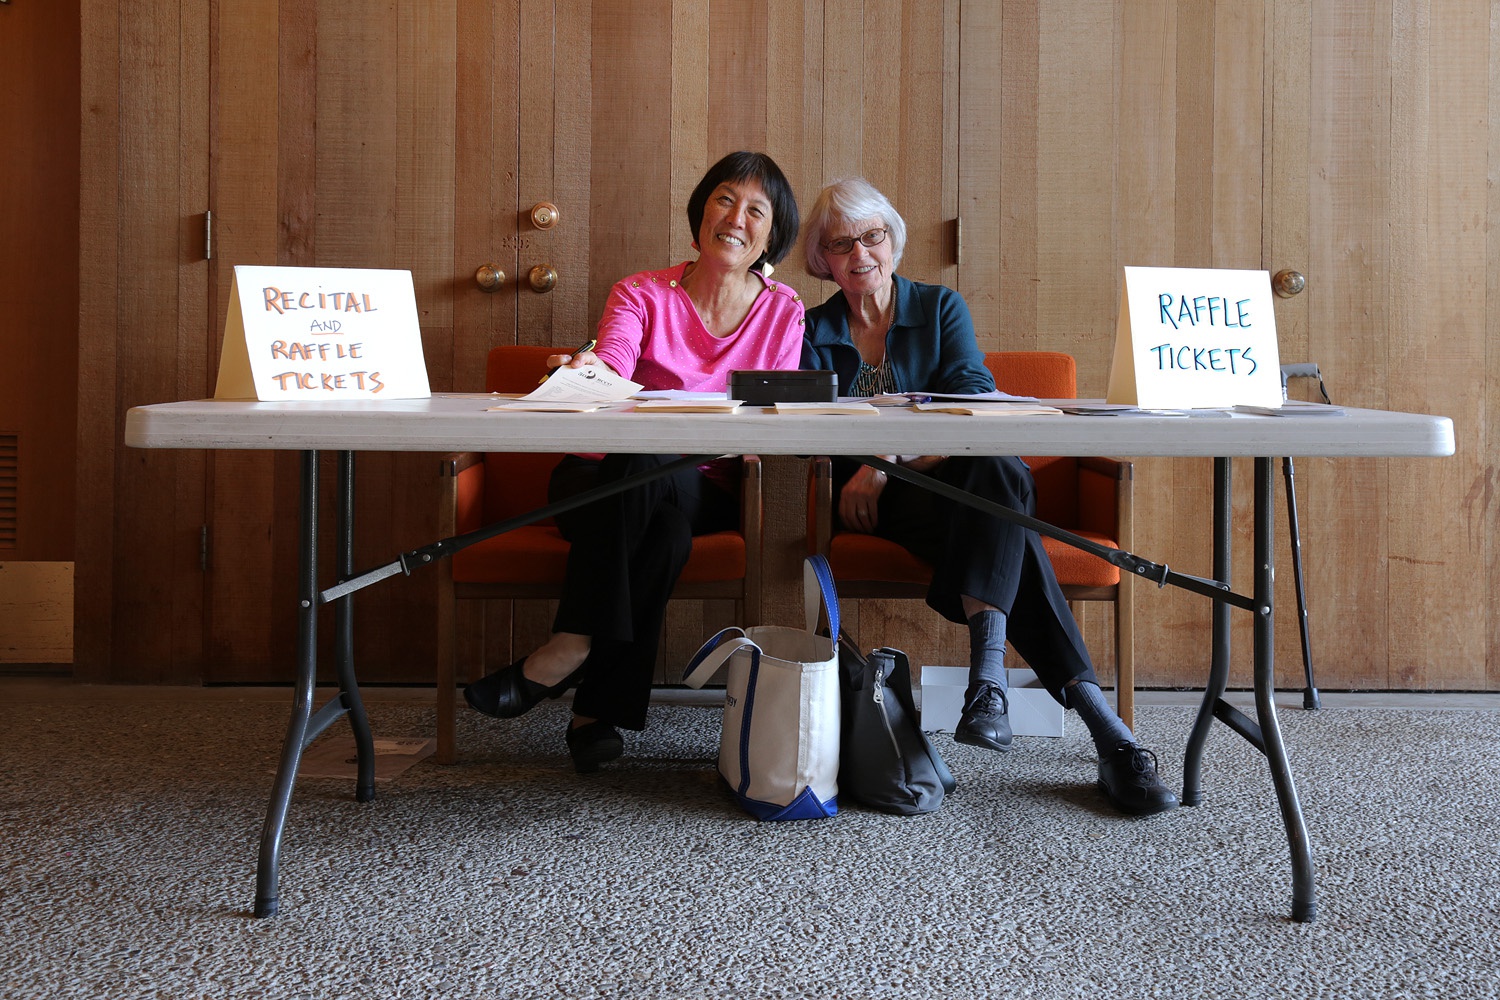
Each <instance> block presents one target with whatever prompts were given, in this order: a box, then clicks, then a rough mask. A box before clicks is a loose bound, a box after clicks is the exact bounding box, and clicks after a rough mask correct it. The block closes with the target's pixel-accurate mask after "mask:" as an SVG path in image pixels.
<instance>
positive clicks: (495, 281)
mask: <svg viewBox="0 0 1500 1000" xmlns="http://www.w3.org/2000/svg"><path fill="white" fill-rule="evenodd" d="M474 283H475V284H476V285H478V286H479V288H480V290H481V291H485V292H498V291H499V290H500V286H501V285H503V284H505V272H504V271H502V270H500V267H499V265H498V264H481V265H479V270H477V271H475V272H474Z"/></svg>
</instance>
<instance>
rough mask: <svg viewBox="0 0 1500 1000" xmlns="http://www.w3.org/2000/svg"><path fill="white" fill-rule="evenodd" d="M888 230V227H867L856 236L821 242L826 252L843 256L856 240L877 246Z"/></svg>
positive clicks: (882, 240)
mask: <svg viewBox="0 0 1500 1000" xmlns="http://www.w3.org/2000/svg"><path fill="white" fill-rule="evenodd" d="M889 232H890V230H889V229H867V230H865V231H864V232H862V233H860V234H859V235H858V236H840V237H839V238H838V239H836V240H829V241H828V242H827V243H824V244H823V249H824V250H825V251H827V252H828V253H831V254H838V255H839V256H843V255H844V254H846V253H848V252H849V251H850V250H853V249H854V243H855V241H856V240H858V241H859V242H860V243H863V244H864V245H865V246H867V247H878V246H880V244H882V243H884V242H885V236H886V234H887V233H889Z"/></svg>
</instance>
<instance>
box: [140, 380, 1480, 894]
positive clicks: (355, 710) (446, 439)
mask: <svg viewBox="0 0 1500 1000" xmlns="http://www.w3.org/2000/svg"><path fill="white" fill-rule="evenodd" d="M493 403H494V400H493V399H492V398H489V397H485V396H482V395H479V394H462V393H452V394H439V395H435V396H433V397H432V398H430V399H420V400H389V401H382V402H374V401H368V400H346V401H327V402H296V403H261V402H251V401H225V400H197V401H192V402H180V403H162V404H157V405H153V406H140V407H135V408H133V409H131V410H130V411H129V412H128V413H127V415H126V423H125V443H126V444H127V445H130V446H133V447H138V448H205V449H208V448H212V449H237V450H247V449H249V450H255V449H270V450H279V451H300V452H302V472H301V498H300V502H299V508H300V524H301V537H300V543H299V560H298V561H299V567H298V573H299V582H298V612H297V613H298V639H297V643H298V661H299V662H298V681H297V691H296V695H295V698H294V704H293V712H292V720H291V723H290V725H289V727H288V730H287V736H286V740H285V742H284V744H283V747H282V755H281V763H280V767H279V769H278V772H277V775H276V780H275V784H274V786H273V789H272V795H271V803H270V807H269V809H268V811H267V815H266V821H265V825H264V827H263V829H262V834H261V845H260V857H259V864H258V868H257V873H256V898H255V915H256V916H270V915H272V914H274V913H275V912H276V909H277V898H278V897H277V882H278V873H279V856H280V845H281V834H282V830H283V828H284V826H285V822H286V815H287V809H288V807H289V805H290V802H291V795H292V788H293V785H294V783H295V781H296V775H297V767H298V765H299V763H300V761H301V756H302V752H303V750H304V749H306V747H307V746H308V744H309V743H311V742H312V740H313V739H315V738H316V737H317V736H318V735H319V734H320V733H321V732H322V731H323V730H324V729H326V728H327V727H328V726H329V725H330V724H331V723H332V722H334V721H335V720H337V719H338V718H340V717H341V716H343V715H345V714H347V715H349V717H350V724H351V727H352V728H353V730H354V734H355V742H356V745H357V747H358V760H359V771H358V778H357V779H356V786H355V796H356V798H357V799H358V800H359V801H368V800H370V799H373V798H374V795H375V784H374V750H373V744H372V739H371V735H370V729H369V723H368V721H367V719H366V717H365V713H364V709H363V706H362V705H361V703H360V698H359V687H358V683H357V680H356V677H355V670H354V664H353V658H352V653H351V650H352V646H353V624H352V622H353V618H352V602H353V595H354V594H355V593H356V592H357V591H358V590H360V589H362V588H363V587H365V586H368V585H369V584H372V583H374V582H376V581H378V580H380V579H384V578H385V577H388V576H394V575H397V574H400V573H410V572H412V571H413V570H414V569H416V568H417V567H419V566H421V565H424V564H428V563H431V562H434V561H436V560H437V559H440V558H442V557H444V556H446V555H448V554H451V552H453V551H456V550H457V548H459V547H462V545H463V544H466V542H465V541H464V537H465V536H461V537H460V538H458V539H445V540H442V541H439V542H434V543H433V544H431V545H428V546H424V547H423V548H420V549H416V550H413V551H411V552H404V553H400V554H398V555H397V556H395V557H394V558H393V560H392V561H391V562H390V563H389V564H387V565H385V566H381V567H376V568H374V569H371V570H367V571H364V572H359V573H357V572H356V570H355V567H354V566H353V565H352V554H353V516H354V508H355V497H354V475H353V463H354V453H355V452H359V451H377V452H378V451H409V452H450V451H524V452H632V453H648V454H656V453H661V454H680V455H684V456H688V457H687V458H685V459H684V461H698V460H701V458H702V457H703V456H716V455H741V454H760V455H801V456H806V455H847V456H853V457H863V458H865V459H866V460H870V461H873V462H875V463H877V464H879V463H880V460H879V459H878V458H874V456H879V455H890V454H900V455H919V454H933V453H942V454H947V455H1080V456H1083V455H1115V456H1129V457H1136V456H1178V457H1193V456H1196V457H1204V458H1213V459H1214V460H1215V462H1214V470H1215V471H1214V518H1213V551H1214V557H1213V559H1214V566H1213V577H1212V578H1211V579H1204V578H1198V577H1192V576H1187V575H1184V574H1181V573H1177V572H1174V571H1172V570H1170V569H1169V568H1168V567H1166V566H1164V565H1158V564H1156V563H1153V562H1150V561H1149V560H1147V559H1143V558H1140V557H1138V556H1136V555H1134V554H1133V553H1113V552H1111V553H1096V554H1101V555H1103V556H1104V557H1106V558H1109V559H1110V561H1112V562H1114V563H1115V564H1116V565H1118V566H1120V567H1121V571H1122V572H1129V573H1131V574H1133V575H1135V576H1138V577H1141V578H1144V579H1151V580H1154V581H1156V582H1157V583H1158V584H1172V585H1174V586H1179V587H1184V588H1186V589H1189V590H1194V591H1196V592H1198V593H1201V594H1204V595H1205V596H1207V597H1209V598H1211V599H1212V600H1213V601H1214V614H1213V639H1212V656H1211V664H1210V669H1209V677H1208V683H1207V685H1206V688H1205V691H1204V697H1203V704H1202V706H1201V708H1200V709H1199V713H1198V718H1197V720H1196V722H1195V724H1194V726H1193V730H1192V733H1191V735H1190V736H1189V739H1188V744H1187V749H1186V755H1185V762H1184V768H1183V795H1182V801H1183V803H1184V804H1185V805H1196V804H1198V803H1200V802H1201V801H1202V789H1201V761H1202V754H1203V749H1204V745H1205V741H1206V740H1207V737H1208V733H1209V730H1210V729H1211V728H1212V725H1213V721H1214V719H1218V720H1220V721H1221V722H1223V723H1225V724H1226V725H1227V726H1228V727H1229V728H1230V729H1232V730H1234V731H1235V732H1237V733H1239V734H1240V735H1241V736H1243V737H1244V738H1246V739H1247V740H1249V741H1250V742H1251V743H1252V744H1254V745H1255V746H1256V747H1257V748H1258V749H1260V750H1261V751H1262V753H1264V755H1265V757H1266V759H1267V761H1268V763H1269V765H1270V768H1271V774H1272V780H1273V783H1274V785H1275V789H1276V795H1277V799H1278V804H1279V806H1280V810H1281V815H1282V819H1283V822H1284V824H1285V826H1286V832H1287V839H1288V843H1289V846H1290V848H1291V860H1292V917H1293V919H1295V920H1299V921H1308V920H1312V919H1313V918H1314V916H1315V914H1316V899H1315V886H1314V880H1313V871H1312V853H1311V848H1310V845H1309V843H1308V838H1307V830H1306V825H1305V823H1304V822H1303V818H1302V809H1301V805H1300V803H1299V802H1298V799H1297V792H1296V787H1295V785H1294V783H1293V780H1292V776H1291V772H1290V769H1289V768H1288V766H1287V758H1286V750H1285V747H1284V745H1283V743H1282V739H1281V733H1280V728H1279V726H1278V724H1277V719H1276V709H1275V705H1274V702H1273V700H1272V696H1273V694H1274V690H1273V689H1274V682H1275V673H1274V661H1273V649H1274V643H1273V617H1274V615H1273V611H1274V600H1273V596H1274V595H1273V586H1272V581H1273V575H1274V564H1275V559H1274V553H1273V540H1274V531H1273V524H1272V514H1273V507H1274V494H1273V486H1274V476H1273V468H1272V463H1273V461H1274V459H1275V458H1276V457H1278V456H1286V455H1303V456H1349V457H1417V456H1434V457H1435V456H1444V455H1451V454H1452V453H1453V447H1454V443H1453V424H1452V421H1450V420H1449V419H1448V418H1446V417H1435V416H1426V415H1421V414H1410V413H1396V412H1390V411H1384V410H1362V409H1353V408H1348V407H1345V408H1342V409H1343V415H1342V416H1327V415H1323V416H1262V415H1252V414H1244V413H1232V414H1228V415H1214V416H1193V417H1183V416H1141V415H1132V416H1073V415H1046V416H1006V417H973V416H965V415H959V414H949V413H932V412H916V411H913V410H908V409H900V408H882V410H881V412H880V413H879V414H878V415H876V416H846V415H827V414H778V413H775V412H774V411H771V410H761V409H759V408H743V409H741V410H740V411H739V412H737V413H729V414H723V413H718V414H710V413H660V412H658V413H635V412H631V411H630V410H628V409H612V410H598V411H593V412H587V413H564V414H559V413H527V412H517V411H491V410H490V409H489V408H490V407H491V406H492V405H493ZM320 451H332V452H336V453H338V456H339V462H338V470H339V473H338V479H339V483H338V489H337V490H336V496H337V500H336V507H337V524H336V529H335V530H336V535H337V539H336V545H335V551H336V553H337V557H338V566H337V567H336V576H337V582H335V583H334V584H333V585H331V586H329V587H327V588H320V587H319V582H318V577H319V573H318V566H317V548H318V544H317V540H318V521H319V517H318V495H319V490H318V475H319V473H318V453H319V452H320ZM1231 457H1250V458H1253V459H1254V460H1255V462H1254V464H1255V487H1254V513H1253V520H1254V559H1255V573H1254V586H1253V590H1252V593H1251V594H1248V595H1241V594H1236V593H1234V592H1233V591H1232V590H1231V589H1230V586H1229V583H1228V581H1229V580H1230V549H1231V545H1230V530H1229V529H1230V520H1231V516H1232V510H1231V498H1230V463H1229V459H1230V458H1231ZM882 467H883V468H886V470H887V471H888V472H889V473H890V474H892V475H898V476H902V477H903V478H907V479H910V480H912V481H914V482H918V483H921V484H922V485H925V486H928V487H929V488H932V489H935V490H937V491H939V492H944V491H945V490H951V488H949V487H945V486H943V484H939V483H936V481H934V480H931V479H929V478H928V477H925V476H922V475H921V474H919V473H913V472H911V471H910V470H907V469H904V468H902V467H900V466H893V465H882ZM598 495H600V494H589V495H585V496H581V497H578V498H574V500H572V501H570V502H569V503H570V505H573V506H576V505H578V504H581V503H585V502H588V501H589V500H591V499H594V498H595V497H596V496H598ZM953 498H954V499H956V500H959V501H960V502H964V503H969V504H971V505H973V506H977V507H979V508H980V509H985V510H992V511H993V512H994V513H996V514H997V515H999V516H1006V517H1010V518H1011V519H1013V520H1022V521H1023V522H1024V523H1027V524H1029V525H1030V526H1033V527H1035V528H1036V529H1037V530H1039V531H1042V532H1043V533H1045V534H1053V535H1054V536H1055V537H1060V538H1062V539H1063V540H1064V541H1070V542H1074V543H1076V542H1077V541H1081V540H1076V539H1074V538H1073V537H1072V536H1068V535H1067V533H1066V532H1060V531H1059V529H1055V528H1052V526H1050V525H1046V524H1043V523H1041V522H1036V521H1033V520H1031V519H1027V518H1024V517H1023V516H1022V515H1018V514H1016V513H1015V512H1011V511H1007V510H1005V509H1003V508H996V507H995V505H993V504H990V505H988V506H987V505H986V503H985V502H984V501H982V500H979V499H978V498H974V497H970V496H967V495H965V494H962V493H957V492H956V491H955V492H954V494H953ZM553 509H555V508H546V509H543V510H541V511H538V512H535V513H534V514H533V515H532V516H531V517H530V518H517V519H515V520H514V521H513V522H510V523H507V524H504V525H500V526H494V528H493V529H492V530H491V531H490V533H494V531H496V530H504V529H506V528H510V527H517V526H519V525H520V524H522V523H527V522H528V520H535V519H539V518H540V517H543V516H548V515H549V514H550V513H551V512H552V510H553ZM471 534H472V533H471ZM476 540H477V539H476ZM1084 547H1087V543H1085V545H1084ZM324 603H332V604H333V605H334V628H335V636H334V640H335V641H334V649H335V657H336V659H337V670H338V677H339V687H340V693H339V695H338V696H337V697H335V698H332V699H330V700H329V701H328V702H327V703H326V704H324V705H323V706H322V707H321V708H320V709H318V710H317V711H316V712H314V711H313V702H314V686H315V681H316V674H317V669H316V668H317V663H316V658H317V652H316V650H317V642H316V635H317V632H316V630H317V612H318V605H320V604H324ZM1233 607H1238V608H1241V609H1243V610H1246V611H1249V612H1250V613H1251V614H1252V615H1253V616H1254V628H1253V646H1254V686H1255V707H1256V719H1254V720H1251V719H1249V718H1248V717H1246V716H1245V715H1243V714H1242V713H1240V712H1239V711H1238V710H1237V709H1235V708H1233V707H1232V706H1230V705H1229V704H1228V703H1227V702H1225V701H1224V699H1223V695H1224V691H1225V687H1226V685H1227V683H1228V676H1229V656H1230V647H1229V612H1230V609H1231V608H1233Z"/></svg>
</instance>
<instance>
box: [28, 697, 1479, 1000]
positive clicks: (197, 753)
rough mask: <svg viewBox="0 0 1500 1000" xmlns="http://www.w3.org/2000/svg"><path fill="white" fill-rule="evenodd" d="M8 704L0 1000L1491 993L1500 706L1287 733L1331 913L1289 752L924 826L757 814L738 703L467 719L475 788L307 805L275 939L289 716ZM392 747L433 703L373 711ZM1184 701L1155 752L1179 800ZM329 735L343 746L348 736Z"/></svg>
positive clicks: (244, 709)
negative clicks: (1191, 780)
mask: <svg viewBox="0 0 1500 1000" xmlns="http://www.w3.org/2000/svg"><path fill="white" fill-rule="evenodd" d="M79 690H80V689H73V688H70V687H68V686H66V685H63V686H51V687H49V686H45V685H43V686H41V687H23V688H22V689H21V690H20V693H19V694H17V692H16V691H15V690H7V688H6V687H4V686H0V698H3V699H4V704H3V706H0V732H3V733H4V736H5V749H4V753H5V766H4V770H3V774H0V835H3V840H0V844H3V847H0V996H3V997H4V998H7V1000H29V998H49V1000H68V998H76V997H88V998H136V997H140V998H153V1000H157V998H182V1000H203V998H225V997H257V998H262V997H263V998H275V1000H297V998H314V997H318V998H321V997H361V998H366V997H368V998H397V997H399V998H450V997H507V998H509V997H515V998H550V997H619V998H645V997H682V998H694V997H736V998H759V997H829V998H867V997H934V998H939V997H941V998H948V997H1027V998H1052V997H1079V998H1089V1000H1094V998H1129V997H1172V998H1193V1000H1198V998H1208V997H1225V998H1229V997H1234V998H1242V997H1243V998H1249V997H1277V998H1281V997H1298V998H1302V997H1390V998H1400V997H1441V998H1457V997H1493V996H1496V995H1497V993H1500V738H1497V734H1500V712H1497V711H1495V710H1485V709H1416V710H1406V709H1402V710H1397V709H1369V708H1356V709H1340V708H1328V707H1325V708H1324V709H1323V710H1322V711H1321V712H1317V713H1306V712H1301V711H1297V710H1283V711H1282V713H1281V719H1282V727H1283V732H1284V734H1285V736H1286V739H1287V743H1288V745H1289V747H1290V751H1291V756H1292V763H1293V768H1294V774H1295V775H1296V778H1297V781H1298V790H1299V792H1300V793H1301V796H1302V801H1303V805H1304V807H1305V810H1306V813H1307V820H1308V827H1309V832H1310V835H1311V838H1312V843H1313V847H1314V857H1315V863H1316V870H1317V885H1318V907H1319V909H1318V919H1317V921H1316V922H1314V923H1311V924H1296V923H1293V922H1291V921H1290V920H1289V919H1288V913H1289V909H1290V893H1291V873H1290V867H1289V863H1288V857H1287V848H1286V843H1285V839H1284V834H1283V831H1282V827H1281V823H1280V819H1279V816H1278V814H1277V812H1276V810H1275V807H1274V799H1273V795H1272V792H1271V785H1270V780H1269V777H1268V775H1267V773H1266V768H1265V765H1264V762H1263V761H1262V760H1261V759H1260V758H1259V757H1258V755H1257V754H1256V753H1255V751H1254V750H1252V749H1251V748H1250V747H1249V745H1248V744H1246V743H1244V742H1243V741H1242V740H1240V739H1239V737H1237V736H1235V735H1234V734H1232V733H1230V732H1229V731H1228V730H1227V729H1224V728H1223V727H1218V729H1217V732H1216V733H1215V735H1214V737H1213V739H1212V740H1211V742H1210V746H1209V752H1208V755H1207V757H1206V761H1205V788H1206V793H1207V801H1206V802H1205V803H1204V804H1203V805H1202V806H1199V807H1197V808H1182V809H1179V810H1177V811H1176V812H1174V813H1170V814H1167V815H1165V816H1159V817H1155V818H1150V819H1126V818H1123V817H1120V816H1118V815H1116V814H1114V813H1112V812H1111V811H1110V810H1109V809H1108V807H1107V806H1106V805H1105V803H1104V802H1103V801H1102V800H1101V798H1100V797H1099V795H1098V794H1097V793H1096V791H1095V790H1094V787H1093V778H1094V755H1093V751H1092V747H1091V745H1090V744H1089V743H1088V741H1087V738H1086V737H1085V736H1084V735H1083V729H1082V727H1081V726H1080V725H1079V724H1078V723H1077V720H1076V718H1070V719H1069V729H1068V735H1066V736H1065V737H1063V738H1062V739H1060V740H1044V739H1022V740H1018V741H1017V747H1016V749H1015V750H1014V751H1013V752H1012V753H1010V754H1007V755H995V754H990V753H987V752H985V751H982V750H978V749H975V748H971V747H965V746H959V745H956V744H954V743H953V742H952V740H951V738H948V737H941V738H940V739H939V745H940V747H941V749H942V751H943V753H944V755H945V757H946V758H947V760H948V762H949V764H950V766H951V767H952V769H953V771H954V773H955V775H956V776H957V778H958V780H959V783H960V787H959V790H958V792H957V793H956V794H955V795H954V796H953V797H951V798H950V799H949V800H948V802H947V803H946V804H945V805H944V806H943V808H942V810H941V811H940V812H938V813H936V814H934V815H930V816H925V817H917V818H910V819H903V818H897V817H892V816H886V815H881V814H877V813H872V812H868V811H865V810H862V809H858V808H853V807H848V806H846V808H845V809H844V811H842V812H841V813H840V815H839V816H837V817H835V818H833V819H829V820H824V821H818V822H803V823H790V824H764V823H758V822H756V821H754V820H752V819H750V818H748V817H747V816H745V815H743V814H741V813H740V812H739V811H738V809H737V808H736V807H735V806H734V805H733V803H732V802H731V801H730V799H729V798H728V796H727V794H726V793H725V792H724V791H723V790H722V788H721V787H720V786H719V785H718V784H717V781H716V777H715V771H714V765H713V753H714V750H715V747H716V745H717V732H718V719H719V711H718V710H717V709H712V708H704V707H692V706H681V705H658V706H654V707H653V709H652V725H651V728H650V729H649V730H648V731H647V732H645V733H644V734H640V735H635V736H630V737H628V741H627V747H628V756H627V757H626V758H624V759H623V760H621V761H620V762H618V763H617V764H614V765H606V769H605V770H604V771H602V772H601V773H599V774H596V775H592V776H587V777H580V776H577V775H575V774H574V773H573V771H572V768H571V765H570V763H569V760H568V757H567V754H566V750H565V748H564V746H563V741H562V729H563V726H564V724H565V719H566V711H567V710H566V707H565V706H564V705H562V704H559V703H547V704H545V705H543V706H542V707H540V708H538V709H537V710H536V711H535V712H533V713H532V714H531V715H529V716H527V717H525V718H523V719H520V720H515V721H513V722H504V723H500V722H494V721H492V720H488V719H484V718H481V717H478V716H475V715H474V714H473V713H470V712H467V711H462V712H461V714H460V739H461V746H462V747H463V750H464V753H465V759H464V761H463V762H462V763H460V764H458V765H456V766H453V767H441V766H438V765H435V764H433V763H432V762H431V761H430V760H428V761H424V762H421V763H419V764H417V765H415V766H414V767H412V768H411V769H409V770H407V771H406V772H405V773H403V774H401V775H400V776H399V777H396V778H394V779H392V780H390V781H387V782H382V783H381V784H380V786H379V790H378V795H377V798H376V800H375V801H374V802H371V803H365V804H359V803H356V802H355V801H354V800H353V796H352V785H351V783H349V782H345V781H340V780H335V779H326V778H318V779H310V778H309V779H304V780H302V781H300V782H299V784H298V787H297V794H296V797H295V798H294V800H293V803H292V808H291V813H290V818H289V821H288V824H287V832H286V839H285V842H284V844H283V850H282V867H281V914H280V915H279V916H277V917H275V918H272V919H268V920H256V919H253V918H252V917H250V916H249V910H250V906H251V902H252V899H253V895H254V882H255V856H256V848H257V843H258V839H259V835H260V828H261V823H262V819H263V816H264V813H265V808H266V801H267V796H268V794H269V790H270V784H271V776H272V771H273V769H274V767H275V762H276V759H277V754H278V748H279V743H280V740H281V736H282V733H283V732H284V729H285V725H286V718H287V714H288V711H289V708H290V694H289V693H287V692H266V691H255V690H251V691H242V692H237V691H223V690H220V691H211V692H203V691H187V692H184V691H183V689H146V690H144V691H143V690H142V689H133V690H132V691H131V692H130V693H129V694H128V696H126V695H123V694H119V693H118V692H119V689H113V690H114V692H115V693H112V689H108V688H103V689H100V688H94V689H89V690H88V691H87V693H75V692H78V691H79ZM367 699H368V702H369V707H370V712H371V718H372V721H373V723H374V726H375V730H376V735H377V736H384V737H393V738H394V737H401V738H411V737H420V736H426V735H430V732H431V726H432V722H431V719H432V713H431V707H430V704H424V703H423V700H420V699H419V698H416V697H411V696H410V695H408V696H405V697H391V698H384V697H382V696H381V695H380V693H379V692H370V693H368V694H367ZM1192 718H1193V711H1192V709H1190V708H1185V707H1164V706H1152V705H1149V704H1148V705H1143V706H1142V707H1141V708H1139V710H1138V718H1137V730H1138V731H1139V733H1140V734H1141V736H1142V738H1143V740H1144V741H1145V742H1146V743H1147V744H1148V745H1150V746H1153V747H1155V748H1157V749H1158V750H1160V751H1161V753H1162V762H1163V769H1164V771H1165V773H1166V774H1167V776H1168V778H1169V780H1170V781H1171V783H1172V784H1173V785H1175V786H1180V782H1181V767H1182V751H1181V748H1182V746H1183V744H1184V742H1185V740H1186V736H1187V733H1188V730H1189V727H1190V725H1191V722H1192ZM333 732H335V733H340V732H347V728H346V727H345V726H344V725H343V724H342V723H339V724H336V725H335V727H334V730H333Z"/></svg>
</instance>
